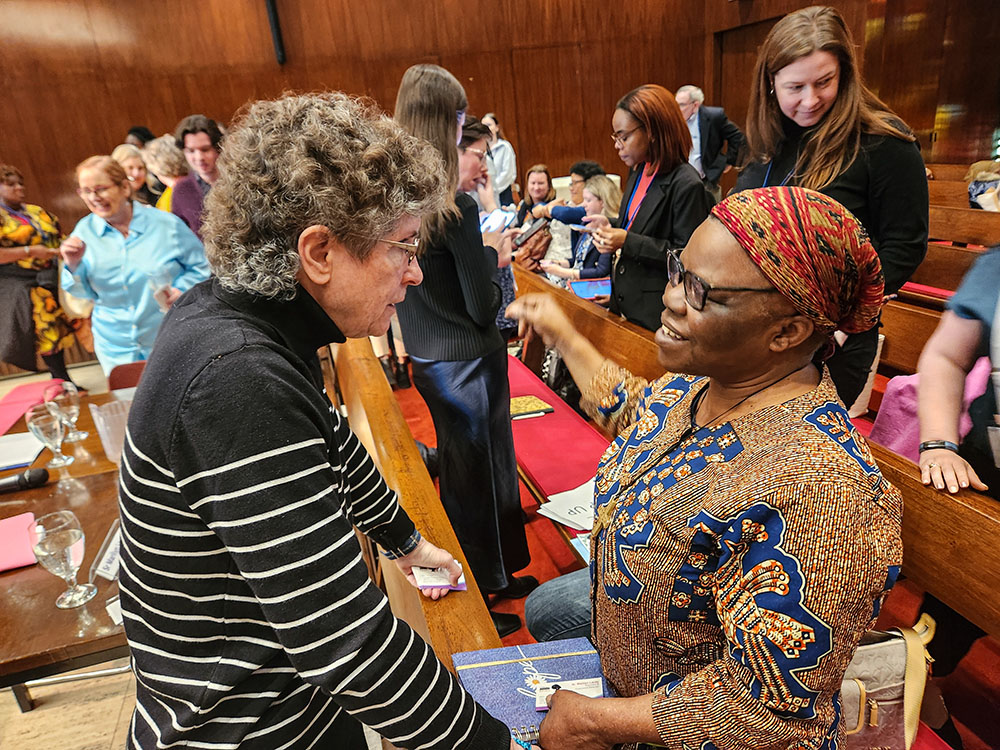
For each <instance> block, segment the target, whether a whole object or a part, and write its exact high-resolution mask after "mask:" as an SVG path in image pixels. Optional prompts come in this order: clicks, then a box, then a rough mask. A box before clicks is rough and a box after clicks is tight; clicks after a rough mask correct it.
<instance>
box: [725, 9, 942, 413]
mask: <svg viewBox="0 0 1000 750" xmlns="http://www.w3.org/2000/svg"><path fill="white" fill-rule="evenodd" d="M854 47H855V45H854V40H853V39H852V38H851V33H850V31H849V30H848V28H847V25H846V24H845V23H844V19H843V18H842V17H841V15H840V13H838V12H837V11H836V10H834V9H833V8H828V7H823V6H814V7H811V8H804V9H802V10H799V11H796V12H794V13H790V14H788V15H787V16H785V17H784V18H782V19H781V20H780V21H778V23H777V24H775V26H774V28H772V29H771V32H770V33H769V34H768V36H767V39H766V40H765V41H764V44H763V45H762V46H761V48H760V52H759V54H758V57H757V66H756V69H755V70H754V77H753V82H752V84H751V89H750V108H749V112H748V114H747V128H746V136H747V144H748V146H749V150H750V153H749V164H748V165H747V166H746V167H745V168H744V169H743V171H742V173H741V174H740V177H739V179H738V180H737V183H736V189H737V190H745V189H747V188H755V187H768V186H772V185H799V186H802V187H807V188H812V189H813V190H818V191H819V192H821V193H824V194H826V195H829V196H830V197H832V198H835V199H836V200H838V201H840V202H841V203H842V204H843V205H844V206H846V207H847V208H848V209H849V210H850V211H851V212H852V213H853V214H854V215H855V216H856V217H857V218H858V219H859V220H860V221H861V223H862V225H863V226H864V227H865V229H866V230H867V231H868V235H869V237H870V238H871V241H872V244H873V245H874V247H875V250H876V252H877V253H878V255H879V258H880V259H881V261H882V268H883V270H884V272H885V291H886V294H894V293H895V292H897V291H898V290H899V288H900V287H901V286H902V285H903V284H904V283H905V282H906V281H907V279H909V278H910V276H911V275H912V274H913V271H914V270H916V268H917V266H918V265H920V262H921V261H922V260H923V258H924V255H925V253H926V252H927V203H928V198H927V178H926V176H925V174H924V163H923V160H922V159H921V157H920V151H919V149H918V147H917V144H916V138H915V137H914V135H913V133H912V132H911V130H910V129H909V127H907V125H906V123H904V122H903V121H902V120H901V119H899V117H898V116H896V114H895V113H893V112H892V110H890V109H889V107H888V106H886V105H885V104H884V103H883V102H882V101H881V100H880V99H879V98H878V97H877V96H875V94H873V93H872V92H871V91H870V90H869V89H868V88H867V87H866V86H865V85H864V82H863V81H862V80H861V75H860V72H859V71H858V62H857V59H856V57H855V54H854ZM837 341H838V344H839V346H838V347H837V350H836V352H835V354H834V355H833V356H832V357H831V358H830V359H829V360H828V361H827V366H828V367H829V368H830V374H831V375H832V377H833V381H834V383H835V384H836V386H837V393H838V394H839V395H840V398H841V400H843V402H844V403H845V404H847V405H848V406H850V405H851V404H852V403H853V402H854V400H855V399H856V398H857V397H858V394H860V393H861V390H862V389H863V388H864V384H865V381H866V380H867V379H868V372H869V370H870V369H871V366H872V362H873V360H874V358H875V350H876V346H877V343H878V330H877V326H876V327H874V328H872V329H871V330H869V331H866V332H863V333H859V334H856V335H853V336H850V337H845V336H844V335H843V334H838V336H837Z"/></svg>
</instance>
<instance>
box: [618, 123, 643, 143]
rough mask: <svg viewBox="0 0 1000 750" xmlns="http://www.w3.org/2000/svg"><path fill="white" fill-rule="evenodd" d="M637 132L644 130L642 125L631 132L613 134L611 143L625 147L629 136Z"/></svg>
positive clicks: (621, 131) (623, 131)
mask: <svg viewBox="0 0 1000 750" xmlns="http://www.w3.org/2000/svg"><path fill="white" fill-rule="evenodd" d="M637 130H642V125H636V126H635V127H634V128H632V129H631V130H619V131H617V132H615V133H612V134H611V142H612V143H614V144H615V145H616V146H624V145H625V142H626V141H627V140H628V138H629V136H630V135H632V133H634V132H635V131H637Z"/></svg>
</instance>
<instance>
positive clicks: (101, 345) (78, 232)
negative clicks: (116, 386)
mask: <svg viewBox="0 0 1000 750" xmlns="http://www.w3.org/2000/svg"><path fill="white" fill-rule="evenodd" d="M71 236H73V237H79V238H80V239H81V240H83V241H84V242H85V243H86V245H87V249H86V251H85V252H84V254H83V259H82V260H81V261H80V265H78V266H77V268H76V271H75V273H70V271H69V269H68V268H65V267H64V268H63V271H62V279H61V283H62V288H63V289H65V290H66V291H67V292H69V293H70V294H72V295H74V296H76V297H86V298H88V299H92V300H94V301H95V305H94V312H93V315H92V317H91V322H92V327H93V332H94V349H95V352H96V354H97V359H98V360H99V361H100V363H101V367H102V368H103V369H104V372H105V373H109V372H111V369H112V368H113V367H114V366H115V365H120V364H125V363H127V362H136V361H138V360H142V359H147V358H148V357H149V354H150V352H151V351H152V349H153V340H154V339H155V338H156V332H157V330H159V327H160V323H161V322H162V321H163V313H162V312H160V307H159V305H158V304H157V302H156V300H155V299H154V298H153V287H152V285H151V284H150V283H149V277H148V275H149V274H150V273H153V272H156V271H159V270H161V269H167V271H168V272H169V274H170V275H171V276H172V277H173V286H174V287H176V288H177V289H179V290H180V291H182V292H186V291H187V290H188V289H190V288H191V287H193V286H194V285H195V284H197V283H198V282H199V281H204V280H205V279H207V278H208V276H209V270H208V262H207V261H206V260H205V249H204V247H202V244H201V241H200V240H199V239H198V238H197V236H195V234H194V232H192V231H191V230H190V229H188V227H187V225H186V224H185V223H184V222H183V221H181V220H180V219H179V218H177V217H176V216H174V215H173V214H170V213H166V212H165V211H160V210H159V209H156V208H150V207H149V206H144V205H142V204H141V203H139V202H137V201H133V202H132V222H131V224H129V231H128V237H127V238H125V237H123V236H122V234H121V232H119V231H118V230H117V229H115V228H114V227H112V226H111V225H110V224H108V223H107V222H106V221H105V220H104V219H102V218H100V217H98V216H95V215H94V214H88V215H87V216H85V217H83V218H82V219H81V220H80V222H79V223H78V224H77V225H76V227H75V228H74V229H73V232H72V235H71Z"/></svg>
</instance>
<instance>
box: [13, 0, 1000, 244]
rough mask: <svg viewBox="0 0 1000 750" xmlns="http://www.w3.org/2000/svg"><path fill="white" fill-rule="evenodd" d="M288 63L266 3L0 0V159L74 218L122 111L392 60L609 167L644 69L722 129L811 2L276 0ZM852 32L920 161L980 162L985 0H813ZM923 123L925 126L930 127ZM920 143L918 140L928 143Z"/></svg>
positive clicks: (368, 85) (230, 100)
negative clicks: (627, 100)
mask: <svg viewBox="0 0 1000 750" xmlns="http://www.w3.org/2000/svg"><path fill="white" fill-rule="evenodd" d="M276 2H277V7H278V10H279V14H280V19H281V24H282V30H283V32H284V39H285V46H286V49H287V52H288V62H287V63H286V64H285V65H284V66H279V65H278V64H277V63H276V62H275V59H274V52H273V49H272V45H271V35H270V30H269V27H268V23H267V13H266V7H265V3H264V0H198V2H193V1H191V2H176V3H162V2H159V3H158V2H153V0H136V1H135V2H130V3H125V4H123V3H121V2H117V1H116V0H86V1H85V2H82V1H81V0H3V3H2V11H0V39H2V41H3V43H2V44H0V81H2V84H3V91H4V101H5V105H4V106H3V107H0V160H2V161H5V162H10V163H14V164H16V165H17V166H19V167H20V168H21V169H22V171H23V172H24V173H25V176H26V178H27V181H28V183H29V184H28V191H29V200H32V201H33V202H37V203H41V204H42V205H44V206H46V207H47V208H49V209H50V210H51V211H53V212H55V213H57V214H58V215H59V216H61V217H62V218H63V223H64V228H66V229H69V228H71V227H72V225H73V223H74V222H75V221H76V220H77V219H78V218H79V217H80V216H81V215H82V214H83V212H84V209H83V205H82V203H81V202H80V201H79V199H78V198H77V197H76V196H75V195H74V194H73V187H74V183H73V176H72V170H73V167H74V166H75V165H76V164H77V163H78V162H79V161H81V160H82V159H84V158H85V157H87V156H90V155H92V154H95V153H107V152H109V151H110V150H111V148H113V147H114V146H115V145H116V144H117V143H119V142H120V141H121V139H122V138H123V137H124V134H125V131H126V130H127V129H128V128H129V126H131V125H134V124H145V125H147V126H149V127H150V128H151V129H152V130H153V131H154V132H157V133H163V132H167V131H170V130H172V129H173V127H174V126H175V125H176V123H177V122H178V120H180V119H181V118H182V117H183V116H185V115H187V114H190V113H193V112H203V113H205V114H208V115H210V116H212V117H216V118H218V119H220V120H222V121H231V119H232V117H233V114H234V112H235V111H236V110H237V109H238V108H239V107H240V106H241V105H242V104H243V103H244V102H246V101H248V100H252V99H257V98H263V97H272V96H276V95H278V94H279V93H281V92H282V91H285V90H298V91H308V90H318V89H341V90H344V91H347V92H350V93H355V94H364V95H367V96H370V97H372V98H373V99H374V100H375V101H377V102H378V103H379V104H380V105H381V106H382V107H383V108H386V109H391V107H392V105H393V102H394V100H395V94H396V88H397V85H398V82H399V79H400V77H401V75H402V73H403V71H404V70H405V69H406V68H407V67H408V66H409V65H412V64H414V63H417V62H436V63H439V64H441V65H444V66H445V67H447V68H448V69H449V70H451V71H452V72H453V73H455V74H456V76H458V78H459V79H460V80H461V81H462V82H463V84H464V85H465V87H466V90H467V92H468V95H469V100H470V105H471V107H470V108H471V111H472V112H473V113H476V114H482V113H484V112H486V111H488V110H493V111H496V112H497V113H498V115H499V117H500V120H501V123H502V125H503V126H504V128H505V130H506V133H507V136H508V138H509V139H510V140H511V142H512V143H513V144H514V146H515V149H516V151H517V156H518V165H519V170H520V171H521V178H522V179H523V171H524V169H525V168H526V167H528V166H529V165H530V164H533V163H535V162H539V161H544V162H547V163H548V164H549V166H550V167H551V168H552V170H553V172H554V173H556V174H564V173H566V171H567V169H568V167H569V165H570V164H571V163H572V162H573V161H576V160H577V159H581V158H591V159H596V160H598V161H601V162H602V163H603V164H604V165H605V167H607V168H608V169H609V170H610V171H617V172H619V173H621V172H622V171H623V167H622V165H621V163H620V161H619V160H618V158H617V155H616V154H615V152H614V149H613V148H612V145H611V141H610V138H609V137H608V135H609V133H610V118H611V112H612V108H613V106H614V103H615V101H616V100H617V99H618V97H620V96H621V95H622V94H623V93H625V92H626V91H628V90H629V89H631V88H633V87H635V86H637V85H639V84H641V83H646V82H656V83H661V84H663V85H665V86H667V87H668V88H670V89H671V90H673V89H675V88H676V87H677V86H679V85H681V84H683V83H691V82H694V83H701V84H702V85H703V88H704V89H705V91H706V93H707V96H708V101H709V103H711V104H721V105H722V106H725V107H726V109H727V111H728V112H729V113H730V116H731V117H732V119H734V121H736V122H737V123H738V124H740V125H742V124H743V122H742V121H743V117H744V115H745V111H746V98H747V81H748V80H749V75H750V69H751V68H752V65H753V60H754V58H755V56H756V46H757V44H759V42H760V40H761V39H763V36H764V35H766V33H767V30H768V29H769V28H770V26H771V25H772V24H773V23H774V21H775V20H777V19H778V18H780V17H781V15H783V14H784V13H787V12H789V11H791V10H794V9H796V8H799V7H803V6H805V5H808V4H810V2H809V0H628V2H623V3H605V4H594V3H589V2H586V0H464V1H460V0H422V1H421V2H412V1H411V0H370V2H366V3H357V2H347V0H295V1H294V2H293V1H292V0H276ZM830 2H831V3H832V4H833V5H835V6H837V7H838V8H840V9H841V11H842V12H843V13H844V15H845V17H846V18H847V21H848V24H849V25H850V26H851V28H852V30H853V32H854V34H855V37H856V40H857V41H858V44H859V48H860V52H861V53H862V55H863V58H864V61H865V62H864V70H865V76H866V78H867V80H868V82H869V84H870V85H871V86H872V87H873V88H874V89H875V90H876V91H878V92H879V93H880V95H881V96H883V98H885V99H886V100H887V101H888V102H889V104H890V105H892V106H893V107H894V108H896V109H897V110H898V111H899V113H900V114H901V115H902V116H903V117H904V118H905V119H907V121H908V122H910V124H911V125H912V126H913V127H914V128H915V129H917V130H918V132H919V133H920V134H921V136H922V139H921V140H922V143H923V145H924V153H925V156H927V157H928V159H929V160H934V161H965V162H971V161H972V160H973V159H976V158H982V157H983V156H985V155H986V154H987V153H988V151H989V149H990V142H991V140H992V137H993V133H994V130H995V129H996V128H998V126H1000V122H998V120H1000V66H997V65H994V64H992V63H991V62H990V59H991V58H990V55H991V54H992V51H993V50H994V49H996V48H997V46H998V44H1000V13H997V12H996V1H995V0H830ZM932 133H933V135H932ZM932 138H933V139H935V140H934V141H933V142H932Z"/></svg>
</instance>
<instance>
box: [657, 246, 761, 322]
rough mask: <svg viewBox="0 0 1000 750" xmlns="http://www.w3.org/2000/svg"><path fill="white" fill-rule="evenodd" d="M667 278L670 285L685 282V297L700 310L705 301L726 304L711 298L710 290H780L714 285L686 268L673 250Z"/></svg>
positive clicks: (669, 255)
mask: <svg viewBox="0 0 1000 750" xmlns="http://www.w3.org/2000/svg"><path fill="white" fill-rule="evenodd" d="M667 278H668V279H669V281H670V286H677V285H678V284H681V283H683V284H684V299H685V300H686V301H687V303H688V304H689V305H690V306H691V308H692V309H694V310H698V311H701V310H704V309H705V302H715V304H717V305H723V304H725V303H724V302H719V301H718V300H709V299H708V294H709V292H763V293H765V294H768V293H771V292H777V291H778V290H777V289H775V288H774V287H773V286H772V287H768V288H766V289H763V288H760V287H744V286H712V285H711V284H709V283H708V282H707V281H705V280H704V279H703V278H701V276H699V275H698V274H696V273H691V271H689V270H687V269H686V268H684V264H683V263H681V259H680V256H679V255H678V254H677V253H676V252H675V251H673V250H668V251H667Z"/></svg>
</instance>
